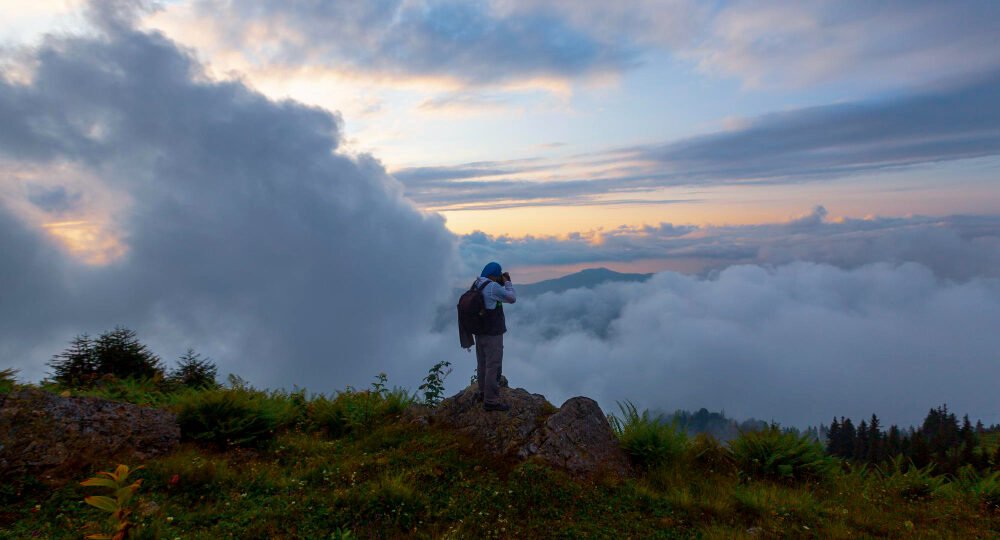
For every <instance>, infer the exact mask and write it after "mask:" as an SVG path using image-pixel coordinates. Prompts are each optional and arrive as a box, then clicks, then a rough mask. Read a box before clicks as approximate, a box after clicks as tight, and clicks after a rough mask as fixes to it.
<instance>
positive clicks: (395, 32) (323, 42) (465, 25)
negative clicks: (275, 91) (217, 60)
mask: <svg viewBox="0 0 1000 540" xmlns="http://www.w3.org/2000/svg"><path fill="white" fill-rule="evenodd" d="M197 6H198V10H199V12H200V13H201V14H203V15H204V16H206V17H211V18H212V19H213V20H214V22H215V24H216V25H217V26H218V28H219V33H220V36H221V37H222V39H223V40H224V41H225V42H227V43H228V44H229V45H230V46H232V47H233V48H235V49H238V50H257V49H258V47H259V46H260V41H261V40H262V39H263V40H264V41H265V42H266V44H268V45H269V46H268V47H260V53H261V54H260V55H259V56H262V57H264V58H265V59H266V61H269V62H273V63H275V64H279V65H309V64H323V65H329V66H332V67H335V68H338V69H343V68H348V69H353V70H358V71H362V72H369V73H371V72H374V73H376V74H385V75H394V76H415V75H416V76H424V75H432V76H446V77H451V78H455V79H457V80H461V81H467V82H471V83H491V82H498V81H504V80H507V79H512V78H523V77H545V76H553V77H574V76H581V75H588V74H592V73H601V72H606V71H620V70H622V69H625V68H626V67H628V66H630V65H632V64H634V63H635V62H636V54H637V52H636V51H635V50H633V49H632V48H631V47H630V46H629V45H628V43H627V42H625V41H622V40H617V39H601V38H599V37H598V36H596V35H593V34H591V33H588V32H587V31H586V30H585V29H580V28H578V27H576V26H574V25H572V24H571V23H570V22H569V21H567V20H566V19H565V18H564V17H561V16H560V14H559V13H556V12H554V11H552V10H550V9H546V8H544V7H538V8H535V9H529V10H526V11H518V12H507V13H500V12H498V11H497V10H495V9H493V6H491V5H490V3H489V2H464V1H426V2H404V1H402V0H377V1H366V2H304V1H291V2H289V1H286V0H280V1H279V0H260V1H256V2H226V1H221V0H201V1H199V2H197ZM251 28H253V29H254V31H253V32H250V31H248V29H251ZM261 28H264V29H266V30H265V31H264V32H263V33H262V32H261V31H260V29H261Z"/></svg>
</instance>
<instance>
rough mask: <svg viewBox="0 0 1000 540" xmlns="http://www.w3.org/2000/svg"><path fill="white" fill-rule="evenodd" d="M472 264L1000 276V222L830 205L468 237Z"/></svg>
mask: <svg viewBox="0 0 1000 540" xmlns="http://www.w3.org/2000/svg"><path fill="white" fill-rule="evenodd" d="M460 251H461V253H462V258H463V259H464V260H506V261H518V263H519V264H520V265H523V266H552V265H579V264H581V263H589V264H601V263H615V262H618V263H621V262H633V261H642V260H651V259H658V260H663V261H670V260H681V259H684V260H690V259H697V260H700V261H701V264H700V266H702V267H703V268H704V269H705V270H706V271H709V270H713V269H714V270H717V269H720V268H724V267H727V266H731V265H734V264H757V265H767V266H777V265H782V264H787V263H791V262H796V261H811V262H818V263H824V264H829V265H833V266H836V267H840V268H848V269H850V268H858V267H861V266H864V265H868V264H873V263H890V264H900V263H903V262H916V263H919V264H921V265H922V266H925V267H926V268H928V269H930V270H931V271H932V272H934V274H935V275H937V276H938V277H940V278H942V279H949V280H963V281H964V280H969V279H972V278H975V277H1000V218H998V217H997V216H951V217H922V216H915V217H907V218H892V217H872V218H869V219H852V218H841V219H838V220H830V219H828V218H827V211H826V209H825V208H823V207H822V206H818V207H816V208H815V209H814V210H813V211H812V212H811V213H808V214H806V215H804V216H802V217H800V218H797V219H794V220H792V221H790V222H787V223H778V224H764V225H731V226H706V227H696V226H681V225H673V224H670V223H661V224H659V225H657V226H643V227H629V226H622V227H619V228H617V229H612V230H607V231H589V232H583V233H574V234H571V235H569V236H567V237H551V236H527V237H521V238H515V237H508V236H490V235H487V234H485V233H482V232H477V233H472V234H468V235H465V236H463V237H462V242H461V245H460Z"/></svg>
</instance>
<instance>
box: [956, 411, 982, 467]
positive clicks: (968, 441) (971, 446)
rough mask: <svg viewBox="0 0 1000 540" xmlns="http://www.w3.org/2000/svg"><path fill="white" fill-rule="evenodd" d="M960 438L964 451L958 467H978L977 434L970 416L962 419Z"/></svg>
mask: <svg viewBox="0 0 1000 540" xmlns="http://www.w3.org/2000/svg"><path fill="white" fill-rule="evenodd" d="M959 438H960V439H961V441H962V450H961V454H960V457H959V463H958V465H959V466H961V465H973V466H975V465H976V452H975V451H976V446H977V444H978V441H977V440H976V432H975V431H974V430H973V428H972V422H970V421H969V415H965V416H964V417H962V428H961V429H960V430H959Z"/></svg>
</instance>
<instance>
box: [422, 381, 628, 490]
mask: <svg viewBox="0 0 1000 540" xmlns="http://www.w3.org/2000/svg"><path fill="white" fill-rule="evenodd" d="M500 397H501V399H502V400H503V401H504V402H505V403H508V404H509V405H510V411H507V412H486V411H484V410H483V405H482V402H479V401H477V400H476V387H475V386H469V387H468V388H466V389H465V390H463V391H462V392H459V393H458V394H456V395H454V396H452V397H450V398H448V399H446V400H444V401H442V402H441V405H439V406H438V407H437V408H435V409H434V410H433V411H432V412H431V413H430V416H429V421H430V422H431V423H434V424H439V425H443V426H447V427H449V428H452V429H456V430H458V431H460V432H462V433H465V434H468V435H469V436H471V437H473V438H475V439H477V440H478V441H479V442H480V443H481V444H482V445H483V447H484V448H485V449H486V450H487V451H488V452H489V453H491V454H493V455H496V456H504V457H516V458H518V459H528V458H532V457H537V458H539V459H541V460H542V461H544V462H546V463H548V464H550V465H552V466H555V467H559V468H561V469H564V470H566V471H568V472H570V473H573V474H575V475H578V476H594V475H599V474H612V475H616V476H626V475H629V474H631V468H630V466H629V462H628V458H627V457H626V456H625V454H624V452H622V450H621V448H620V447H619V446H618V440H617V439H616V438H615V435H614V432H612V431H611V426H610V425H609V424H608V420H607V417H606V416H605V415H604V413H603V412H602V411H601V408H600V407H599V406H598V405H597V402H595V401H594V400H592V399H590V398H586V397H574V398H570V399H568V400H566V402H565V403H563V405H562V407H559V408H556V407H555V406H553V405H552V404H551V403H549V402H548V401H547V400H546V399H545V397H544V396H542V395H540V394H532V393H529V392H528V391H527V390H525V389H523V388H508V387H501V388H500Z"/></svg>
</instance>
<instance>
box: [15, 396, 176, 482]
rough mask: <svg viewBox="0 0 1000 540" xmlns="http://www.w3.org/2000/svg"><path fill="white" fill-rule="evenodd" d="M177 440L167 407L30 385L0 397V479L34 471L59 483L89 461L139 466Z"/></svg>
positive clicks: (32, 473) (173, 445) (38, 475)
mask: <svg viewBox="0 0 1000 540" xmlns="http://www.w3.org/2000/svg"><path fill="white" fill-rule="evenodd" d="M179 439H180V428H179V427H178V426H177V420H176V418H175V416H174V414H173V413H171V412H169V411H164V410H160V409H151V408H147V407H140V406H138V405H132V404H130V403H119V402H116V401H108V400H105V399H100V398H92V397H62V396H58V395H55V394H51V393H49V392H43V391H41V390H34V389H27V390H18V391H16V392H12V393H10V394H6V395H3V396H0V478H5V477H18V476H23V475H36V476H37V477H38V478H39V479H40V480H42V481H44V482H47V483H52V484H59V483H61V482H62V481H65V480H66V479H67V478H73V477H77V476H79V475H80V470H81V468H83V467H87V466H90V465H96V466H99V467H104V466H108V465H109V464H112V462H113V461H115V460H126V461H121V462H123V463H124V462H127V463H129V464H130V465H138V464H139V462H141V461H143V460H145V459H146V458H148V457H151V456H155V455H159V454H163V453H166V452H169V451H170V450H172V449H173V448H174V447H175V446H176V445H177V443H178V441H179Z"/></svg>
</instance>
